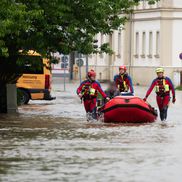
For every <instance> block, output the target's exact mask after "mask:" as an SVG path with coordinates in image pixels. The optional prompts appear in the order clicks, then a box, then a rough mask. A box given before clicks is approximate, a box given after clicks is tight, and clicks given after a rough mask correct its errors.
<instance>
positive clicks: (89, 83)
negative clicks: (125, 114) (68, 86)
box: [77, 70, 109, 119]
mask: <svg viewBox="0 0 182 182" xmlns="http://www.w3.org/2000/svg"><path fill="white" fill-rule="evenodd" d="M95 78H96V73H95V71H94V70H90V71H89V72H88V74H87V79H86V80H85V81H83V82H82V83H81V84H80V86H79V87H78V89H77V94H78V96H79V97H80V99H83V103H84V107H85V111H86V113H87V115H91V116H92V118H93V119H97V114H96V105H97V95H98V92H99V93H100V94H101V95H102V97H103V98H105V99H107V100H109V98H108V97H107V95H106V94H105V93H104V91H103V90H102V88H101V86H100V83H99V82H98V81H96V80H95Z"/></svg>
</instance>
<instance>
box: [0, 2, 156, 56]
mask: <svg viewBox="0 0 182 182" xmlns="http://www.w3.org/2000/svg"><path fill="white" fill-rule="evenodd" d="M155 1H156V0H149V3H154V2H155ZM137 2H138V1H137V0H100V1H93V0H51V1H50V0H1V1H0V24H1V29H0V56H6V57H7V56H9V55H14V54H17V51H18V50H20V49H21V50H23V51H25V52H26V51H28V50H30V49H33V50H35V51H37V52H39V53H40V54H42V55H44V56H47V55H50V54H51V52H57V51H58V52H60V53H64V54H68V53H70V52H71V51H78V52H81V53H91V52H93V51H94V48H93V46H92V42H93V37H94V35H96V34H97V33H99V32H101V33H103V34H109V33H111V32H112V31H113V30H114V29H118V27H120V26H121V25H123V24H124V23H125V22H126V21H127V16H118V15H119V14H121V13H123V14H125V15H127V14H129V13H131V12H132V9H133V7H134V6H135V5H136V4H137ZM102 51H107V49H106V48H105V49H103V50H102Z"/></svg>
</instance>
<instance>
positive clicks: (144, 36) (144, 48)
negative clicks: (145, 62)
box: [142, 32, 146, 58]
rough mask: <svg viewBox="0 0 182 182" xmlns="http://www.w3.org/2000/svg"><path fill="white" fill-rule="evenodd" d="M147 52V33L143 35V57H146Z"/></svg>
mask: <svg viewBox="0 0 182 182" xmlns="http://www.w3.org/2000/svg"><path fill="white" fill-rule="evenodd" d="M145 52H146V33H145V32H143V33H142V57H143V58H144V57H145Z"/></svg>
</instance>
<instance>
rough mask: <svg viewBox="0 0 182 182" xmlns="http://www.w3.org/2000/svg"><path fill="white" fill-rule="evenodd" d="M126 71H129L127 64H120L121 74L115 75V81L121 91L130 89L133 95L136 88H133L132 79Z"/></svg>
mask: <svg viewBox="0 0 182 182" xmlns="http://www.w3.org/2000/svg"><path fill="white" fill-rule="evenodd" d="M126 71H127V69H126V66H120V67H119V74H118V75H115V76H114V82H115V84H116V87H117V88H118V89H119V91H120V92H126V93H127V92H128V91H129V90H130V93H131V94H132V95H133V94H134V89H133V84H132V79H131V77H130V76H129V75H128V73H127V72H126Z"/></svg>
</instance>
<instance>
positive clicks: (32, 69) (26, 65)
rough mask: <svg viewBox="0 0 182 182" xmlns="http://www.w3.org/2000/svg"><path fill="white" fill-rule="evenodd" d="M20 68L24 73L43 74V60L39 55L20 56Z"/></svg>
mask: <svg viewBox="0 0 182 182" xmlns="http://www.w3.org/2000/svg"><path fill="white" fill-rule="evenodd" d="M18 60H19V62H20V65H19V66H20V69H21V70H22V73H24V74H43V68H44V64H43V60H42V58H41V57H40V56H26V55H23V56H20V57H19V58H18Z"/></svg>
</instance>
